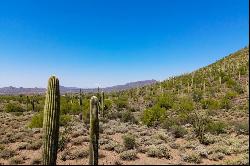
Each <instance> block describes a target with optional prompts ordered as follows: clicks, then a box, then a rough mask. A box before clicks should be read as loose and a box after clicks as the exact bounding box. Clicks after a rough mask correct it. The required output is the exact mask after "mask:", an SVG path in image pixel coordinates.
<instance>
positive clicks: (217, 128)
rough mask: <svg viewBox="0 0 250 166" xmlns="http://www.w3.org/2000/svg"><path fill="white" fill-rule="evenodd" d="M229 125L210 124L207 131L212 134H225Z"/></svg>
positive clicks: (222, 123) (221, 123) (220, 123)
mask: <svg viewBox="0 0 250 166" xmlns="http://www.w3.org/2000/svg"><path fill="white" fill-rule="evenodd" d="M226 129H227V125H226V124H225V123H224V122H221V121H219V122H212V121H211V122H210V123H209V124H208V126H207V131H208V132H210V133H212V134H222V133H225V132H226Z"/></svg>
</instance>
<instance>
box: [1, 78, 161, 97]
mask: <svg viewBox="0 0 250 166" xmlns="http://www.w3.org/2000/svg"><path fill="white" fill-rule="evenodd" d="M156 82H157V81H156V80H144V81H137V82H130V83H127V84H124V85H116V86H111V87H106V88H100V90H101V91H104V92H114V91H121V90H127V89H131V88H136V87H142V86H145V85H151V84H154V83H156ZM80 89H81V90H82V92H86V93H87V92H97V88H88V89H86V88H85V89H84V88H77V87H64V86H60V92H61V94H65V93H78V92H79V90H80ZM45 92H46V88H37V87H35V88H23V87H20V88H16V87H13V86H9V87H3V88H0V94H43V93H45Z"/></svg>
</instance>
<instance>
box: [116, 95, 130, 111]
mask: <svg viewBox="0 0 250 166" xmlns="http://www.w3.org/2000/svg"><path fill="white" fill-rule="evenodd" d="M114 104H115V105H116V107H117V109H118V110H121V109H123V108H128V100H127V98H118V99H116V100H114Z"/></svg>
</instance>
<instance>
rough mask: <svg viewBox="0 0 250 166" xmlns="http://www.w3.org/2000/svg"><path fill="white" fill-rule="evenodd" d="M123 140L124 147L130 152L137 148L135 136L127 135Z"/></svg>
mask: <svg viewBox="0 0 250 166" xmlns="http://www.w3.org/2000/svg"><path fill="white" fill-rule="evenodd" d="M122 139H123V144H124V147H125V148H126V149H128V150H129V149H133V148H135V145H136V143H135V136H134V135H132V134H126V135H123V137H122Z"/></svg>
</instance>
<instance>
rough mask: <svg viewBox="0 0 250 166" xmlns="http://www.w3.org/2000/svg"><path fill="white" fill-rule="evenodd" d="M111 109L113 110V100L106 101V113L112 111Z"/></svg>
mask: <svg viewBox="0 0 250 166" xmlns="http://www.w3.org/2000/svg"><path fill="white" fill-rule="evenodd" d="M111 108H112V100H109V99H105V100H104V110H105V111H107V110H111Z"/></svg>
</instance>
